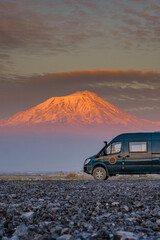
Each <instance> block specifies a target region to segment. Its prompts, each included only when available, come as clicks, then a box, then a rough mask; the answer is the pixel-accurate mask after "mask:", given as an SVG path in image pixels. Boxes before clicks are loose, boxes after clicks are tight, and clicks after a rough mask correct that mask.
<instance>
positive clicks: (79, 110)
mask: <svg viewBox="0 0 160 240" xmlns="http://www.w3.org/2000/svg"><path fill="white" fill-rule="evenodd" d="M148 124H153V123H152V122H150V121H147V120H144V119H139V118H137V117H135V116H133V115H130V114H127V113H125V112H124V111H122V110H120V109H119V108H118V107H116V106H114V105H113V104H111V103H109V102H107V101H105V100H104V99H102V98H101V97H99V96H98V95H97V94H96V93H93V92H90V91H78V92H75V93H73V94H70V95H68V96H63V97H52V98H50V99H48V100H46V101H45V102H43V103H41V104H39V105H37V106H35V107H33V108H31V109H28V110H26V111H23V112H18V113H17V114H15V115H13V116H12V117H9V118H6V119H2V120H0V127H4V126H5V127H8V126H9V127H15V126H20V127H26V126H27V127H30V126H51V127H55V126H63V127H64V126H69V127H71V128H72V127H73V126H78V127H81V126H93V125H94V126H102V125H103V126H105V127H106V126H108V128H109V129H110V128H111V126H114V128H115V127H117V128H118V127H119V126H121V127H122V126H123V127H125V128H126V127H137V126H139V127H143V126H144V125H148Z"/></svg>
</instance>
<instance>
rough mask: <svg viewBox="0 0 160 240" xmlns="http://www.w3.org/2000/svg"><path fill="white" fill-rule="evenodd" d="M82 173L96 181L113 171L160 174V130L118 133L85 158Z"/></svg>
mask: <svg viewBox="0 0 160 240" xmlns="http://www.w3.org/2000/svg"><path fill="white" fill-rule="evenodd" d="M84 172H86V173H88V174H91V175H93V177H94V178H95V179H96V180H106V179H107V178H108V177H109V176H114V175H116V174H146V173H156V174H157V173H159V174H160V132H153V133H147V132H146V133H124V134H121V135H118V136H117V137H115V138H114V139H113V140H112V141H111V142H110V143H109V144H107V142H105V146H104V147H103V148H102V149H101V151H100V152H99V153H98V154H96V155H94V156H92V157H90V158H87V159H86V160H85V162H84Z"/></svg>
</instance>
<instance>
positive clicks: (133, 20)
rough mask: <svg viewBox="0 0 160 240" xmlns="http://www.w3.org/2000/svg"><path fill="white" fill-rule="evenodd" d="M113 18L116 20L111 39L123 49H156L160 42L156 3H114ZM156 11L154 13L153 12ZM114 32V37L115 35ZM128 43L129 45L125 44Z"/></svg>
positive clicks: (130, 0) (159, 20) (159, 22)
mask: <svg viewBox="0 0 160 240" xmlns="http://www.w3.org/2000/svg"><path fill="white" fill-rule="evenodd" d="M114 5H115V9H117V12H116V11H114V12H113V17H114V18H115V19H117V20H118V23H114V26H113V28H114V31H112V34H113V35H112V36H113V38H114V39H115V40H116V41H118V40H119V42H120V43H121V45H123V46H124V47H125V48H128V49H131V48H133V47H134V48H135V47H136V48H137V47H138V48H139V49H156V48H157V47H159V42H160V31H159V25H160V18H159V14H160V11H159V8H160V5H159V4H158V1H157V2H156V3H153V4H152V3H151V2H150V1H143V0H142V1H132V0H129V1H127V2H125V1H124V2H120V1H117V0H115V1H114ZM155 9H156V11H155ZM115 31H116V35H115ZM126 43H129V44H126Z"/></svg>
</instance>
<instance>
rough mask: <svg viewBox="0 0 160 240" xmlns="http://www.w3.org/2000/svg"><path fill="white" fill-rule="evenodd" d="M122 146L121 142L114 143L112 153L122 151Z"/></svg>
mask: <svg viewBox="0 0 160 240" xmlns="http://www.w3.org/2000/svg"><path fill="white" fill-rule="evenodd" d="M121 146H122V143H121V142H115V143H112V151H111V153H118V152H120V151H121Z"/></svg>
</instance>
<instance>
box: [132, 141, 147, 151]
mask: <svg viewBox="0 0 160 240" xmlns="http://www.w3.org/2000/svg"><path fill="white" fill-rule="evenodd" d="M129 143H146V151H135V152H133V151H130V145H129ZM128 152H129V153H147V152H148V141H129V142H128Z"/></svg>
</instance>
